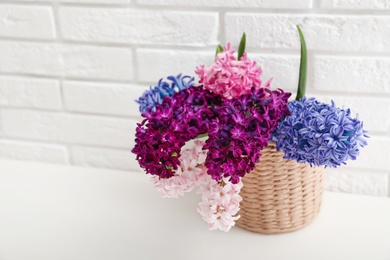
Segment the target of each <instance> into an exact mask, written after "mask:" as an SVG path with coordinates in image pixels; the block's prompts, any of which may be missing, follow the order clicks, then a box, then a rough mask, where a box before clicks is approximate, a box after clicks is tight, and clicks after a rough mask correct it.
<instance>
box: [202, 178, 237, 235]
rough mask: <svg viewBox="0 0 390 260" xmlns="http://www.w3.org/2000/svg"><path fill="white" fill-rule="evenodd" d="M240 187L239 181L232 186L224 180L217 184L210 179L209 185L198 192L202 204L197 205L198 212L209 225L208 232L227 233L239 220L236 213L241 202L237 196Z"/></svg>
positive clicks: (226, 179)
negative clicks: (200, 195)
mask: <svg viewBox="0 0 390 260" xmlns="http://www.w3.org/2000/svg"><path fill="white" fill-rule="evenodd" d="M242 186H243V184H242V182H241V181H240V182H239V183H237V184H233V183H231V182H229V181H228V178H225V179H223V180H222V182H221V183H219V182H216V181H215V180H213V179H211V178H210V181H209V183H208V184H207V185H204V186H203V187H202V188H201V189H200V190H199V193H201V194H202V202H200V203H199V208H198V212H199V213H200V214H201V215H202V217H203V219H204V220H205V221H206V222H207V223H208V224H209V230H214V229H220V230H222V231H225V232H227V231H229V230H230V228H231V227H233V226H234V225H235V221H236V220H237V219H239V218H240V216H237V213H238V211H239V210H240V202H241V200H242V197H241V196H240V194H239V192H240V190H241V188H242Z"/></svg>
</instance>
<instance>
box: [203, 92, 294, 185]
mask: <svg viewBox="0 0 390 260" xmlns="http://www.w3.org/2000/svg"><path fill="white" fill-rule="evenodd" d="M290 95H291V94H290V93H286V92H284V91H283V90H280V89H279V90H274V91H271V90H269V89H266V88H260V89H256V88H254V87H253V88H252V90H251V93H249V94H244V95H241V96H240V97H238V98H233V99H230V100H229V99H225V100H224V102H223V104H222V105H221V106H220V107H219V108H218V117H217V118H216V119H215V120H213V122H212V123H211V124H210V128H209V138H208V139H207V140H206V145H205V146H204V148H205V149H208V153H207V158H206V162H205V165H206V167H207V168H208V174H210V175H211V176H212V178H213V179H214V180H216V181H219V180H221V179H222V178H228V180H229V181H230V182H232V183H233V184H236V183H238V182H239V181H240V180H241V177H244V176H245V174H247V173H249V172H250V171H252V170H253V169H254V167H255V165H256V163H258V162H259V160H260V156H261V154H260V151H261V150H262V149H263V148H264V147H266V146H267V145H268V140H269V138H270V135H271V132H272V131H273V130H274V129H275V128H276V127H277V125H278V121H279V120H280V119H281V118H284V117H286V116H287V115H289V110H288V109H287V101H288V98H289V97H290Z"/></svg>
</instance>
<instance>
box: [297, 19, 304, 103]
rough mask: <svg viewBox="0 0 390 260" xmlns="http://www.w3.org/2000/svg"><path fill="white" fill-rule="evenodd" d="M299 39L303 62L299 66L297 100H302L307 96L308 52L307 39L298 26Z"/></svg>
mask: <svg viewBox="0 0 390 260" xmlns="http://www.w3.org/2000/svg"><path fill="white" fill-rule="evenodd" d="M297 28H298V33H299V38H300V40H301V62H300V65H299V80H298V91H297V96H296V98H295V100H300V99H301V98H303V97H304V96H305V93H306V80H307V50H306V42H305V37H304V36H303V33H302V31H301V28H299V25H297Z"/></svg>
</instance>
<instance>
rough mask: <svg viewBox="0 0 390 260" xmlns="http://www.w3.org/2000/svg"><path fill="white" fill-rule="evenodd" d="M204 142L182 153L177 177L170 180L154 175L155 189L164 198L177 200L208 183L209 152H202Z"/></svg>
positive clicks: (195, 142) (199, 142) (152, 177)
mask: <svg viewBox="0 0 390 260" xmlns="http://www.w3.org/2000/svg"><path fill="white" fill-rule="evenodd" d="M203 145H204V142H202V141H200V140H195V141H194V143H193V146H192V147H190V148H186V149H184V150H183V151H182V153H181V157H180V167H179V168H178V169H177V171H176V172H175V175H174V176H172V177H171V178H169V179H163V178H160V177H159V176H156V175H152V176H151V181H152V182H153V183H154V187H155V188H156V189H157V190H158V191H160V193H161V196H162V197H164V198H177V197H179V196H183V195H184V193H185V192H190V191H191V190H192V189H193V188H194V187H195V186H197V185H200V184H204V183H205V182H208V181H209V179H210V177H209V175H207V168H206V167H205V166H204V161H205V159H206V156H207V151H204V150H202V147H203Z"/></svg>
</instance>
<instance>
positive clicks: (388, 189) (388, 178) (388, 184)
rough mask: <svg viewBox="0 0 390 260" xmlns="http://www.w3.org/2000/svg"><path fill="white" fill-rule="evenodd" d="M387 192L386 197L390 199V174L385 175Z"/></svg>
mask: <svg viewBox="0 0 390 260" xmlns="http://www.w3.org/2000/svg"><path fill="white" fill-rule="evenodd" d="M387 181H388V183H387V191H388V197H389V198H390V173H389V174H388V175H387Z"/></svg>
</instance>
